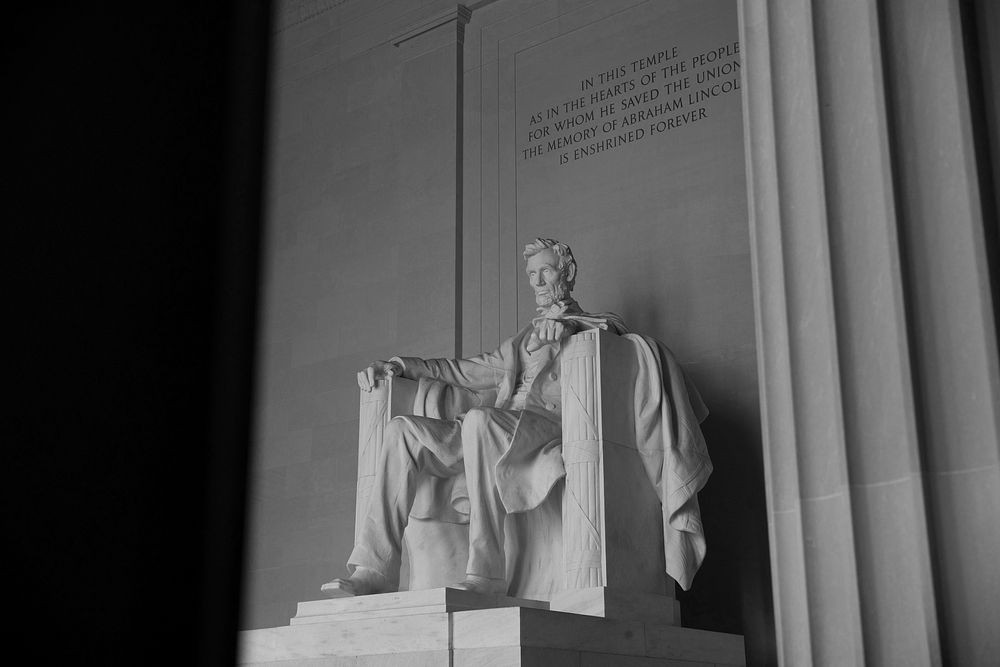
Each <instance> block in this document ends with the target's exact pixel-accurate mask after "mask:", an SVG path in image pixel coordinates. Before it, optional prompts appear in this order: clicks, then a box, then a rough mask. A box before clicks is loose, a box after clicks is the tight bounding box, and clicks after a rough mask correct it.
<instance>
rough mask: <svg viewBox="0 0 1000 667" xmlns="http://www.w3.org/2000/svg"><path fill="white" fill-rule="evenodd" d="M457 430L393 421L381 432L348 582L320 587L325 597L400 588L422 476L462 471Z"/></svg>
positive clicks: (429, 422) (452, 424)
mask: <svg viewBox="0 0 1000 667" xmlns="http://www.w3.org/2000/svg"><path fill="white" fill-rule="evenodd" d="M461 458H462V445H461V426H460V424H459V423H458V422H456V421H445V420H440V419H430V418H427V417H395V418H393V419H391V420H389V423H388V424H386V426H385V431H384V433H383V441H382V452H381V455H380V458H379V462H378V467H377V469H376V473H375V483H374V488H373V491H372V495H371V505H370V506H369V508H368V513H367V515H366V516H365V519H364V524H363V525H362V526H361V530H360V532H359V535H358V540H357V542H356V543H355V545H354V550H353V551H352V552H351V556H350V558H349V559H348V561H347V565H348V568H349V569H351V571H352V573H353V574H352V576H351V578H350V579H348V580H342V579H338V580H334V581H332V582H330V583H329V584H326V585H324V586H323V591H324V592H325V593H327V594H328V595H332V596H342V595H366V594H369V593H383V592H389V591H395V590H398V588H399V566H400V557H401V554H402V545H403V530H404V529H405V528H406V522H407V517H408V516H409V514H410V508H411V507H412V506H413V498H414V496H415V494H416V490H417V481H418V478H419V477H420V476H421V475H433V476H435V477H451V476H454V475H456V474H458V472H460V471H461Z"/></svg>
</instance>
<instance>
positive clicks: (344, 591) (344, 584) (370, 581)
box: [319, 567, 386, 598]
mask: <svg viewBox="0 0 1000 667" xmlns="http://www.w3.org/2000/svg"><path fill="white" fill-rule="evenodd" d="M385 588H386V582H385V577H383V576H382V575H381V574H379V573H378V572H375V571H374V570H369V569H368V568H364V567H359V568H358V569H356V570H355V571H354V574H352V575H351V576H350V578H348V579H334V580H333V581H330V582H327V583H325V584H323V585H322V586H320V588H319V590H320V591H321V592H322V593H323V594H324V595H326V596H327V597H331V598H349V597H354V596H356V595H372V594H375V593H384V592H385Z"/></svg>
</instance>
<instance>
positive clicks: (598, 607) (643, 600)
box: [549, 586, 681, 625]
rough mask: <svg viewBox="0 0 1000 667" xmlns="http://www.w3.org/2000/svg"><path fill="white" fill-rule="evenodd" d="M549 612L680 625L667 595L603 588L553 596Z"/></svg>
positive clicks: (678, 614) (676, 607)
mask: <svg viewBox="0 0 1000 667" xmlns="http://www.w3.org/2000/svg"><path fill="white" fill-rule="evenodd" d="M549 609H551V610H552V611H567V612H570V613H573V614H586V615H587V616H601V617H603V618H616V619H618V620H621V621H642V622H643V623H651V624H653V625H680V624H681V606H680V603H679V602H678V601H677V600H675V599H673V598H671V597H667V596H666V595H652V594H646V593H627V592H624V591H618V590H615V589H612V588H608V587H606V586H595V587H593V588H579V589H576V590H572V591H563V592H561V593H556V594H555V595H553V596H552V601H551V602H549Z"/></svg>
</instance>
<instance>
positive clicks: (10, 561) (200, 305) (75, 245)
mask: <svg viewBox="0 0 1000 667" xmlns="http://www.w3.org/2000/svg"><path fill="white" fill-rule="evenodd" d="M268 20H269V7H268V3H267V2H253V3H241V2H230V3H218V4H208V5H205V4H193V3H111V4H102V5H100V9H99V10H98V9H95V7H94V6H93V5H90V4H74V5H69V6H66V7H61V6H52V5H50V4H45V5H38V6H37V9H35V8H34V6H33V5H31V4H30V3H29V4H23V3H22V4H21V5H18V6H17V7H16V8H15V9H13V10H12V11H11V12H9V14H8V17H7V21H8V23H7V26H8V30H7V35H6V37H5V39H4V42H5V43H4V47H5V49H4V65H3V67H4V76H3V81H4V105H3V107H4V111H3V114H4V120H5V122H4V123H3V127H4V129H5V131H6V132H7V133H8V139H7V141H5V148H6V150H5V152H4V154H5V158H6V163H7V167H8V169H7V174H8V176H7V178H6V179H5V182H4V186H5V193H4V197H3V203H2V204H0V205H2V207H3V216H2V217H3V219H4V220H5V223H6V224H5V243H4V250H5V254H6V255H7V259H8V261H7V262H6V268H7V269H8V278H7V280H6V281H5V282H6V290H5V293H6V294H7V295H9V297H10V298H9V299H8V300H6V303H7V306H8V308H7V317H5V321H6V322H7V326H6V328H7V329H8V331H11V330H12V331H13V334H14V335H13V337H12V343H13V344H12V345H11V346H10V347H8V352H9V354H10V359H11V361H12V363H11V364H10V365H9V366H8V369H9V370H8V378H9V380H10V382H9V384H10V385H11V386H12V388H13V390H14V392H15V394H16V397H15V402H14V409H13V410H12V417H13V418H12V419H10V420H8V421H7V425H8V427H9V428H11V433H10V434H8V436H7V437H6V438H4V442H5V443H6V444H7V445H8V447H9V448H11V449H12V450H13V456H12V457H9V458H8V461H7V466H6V469H7V471H8V472H9V474H10V475H11V476H12V477H13V479H14V484H12V485H11V484H8V485H7V489H8V493H9V495H10V497H9V498H8V500H7V501H6V503H5V514H6V521H5V530H4V534H5V541H6V543H7V548H6V549H5V555H6V556H7V558H6V559H5V562H6V563H7V568H6V570H7V571H8V572H9V573H11V574H12V575H13V576H12V579H13V582H14V596H13V598H8V603H7V607H8V609H9V610H11V611H12V612H13V614H14V617H15V618H16V619H17V620H16V621H15V623H16V625H15V629H14V631H13V632H11V633H10V634H11V635H12V637H13V639H14V645H13V647H12V649H13V650H12V652H13V653H14V655H15V656H20V660H21V661H22V662H21V663H20V664H76V663H78V662H91V661H94V662H96V663H97V664H102V665H113V664H114V665H117V664H127V665H137V664H142V665H152V664H176V665H180V664H184V665H224V664H231V663H232V662H233V661H234V659H235V646H236V644H235V631H236V619H237V613H238V609H239V607H238V604H239V600H238V594H239V585H240V569H241V555H242V554H241V551H242V541H243V538H242V534H243V503H244V486H245V474H246V458H247V448H248V444H249V429H250V415H251V395H252V364H253V350H254V327H255V305H256V291H257V264H258V245H259V228H260V208H261V206H260V201H261V180H262V179H261V166H262V150H263V145H264V144H263V138H264V127H265V122H264V121H265V108H266V105H265V89H266V81H265V78H266V77H265V74H266V71H267V58H268V35H269V29H268ZM15 660H17V658H15Z"/></svg>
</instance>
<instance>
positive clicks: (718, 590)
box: [677, 413, 778, 665]
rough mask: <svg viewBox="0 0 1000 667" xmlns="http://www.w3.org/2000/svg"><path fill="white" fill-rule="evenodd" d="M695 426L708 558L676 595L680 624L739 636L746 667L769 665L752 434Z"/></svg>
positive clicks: (738, 427) (760, 473) (766, 556)
mask: <svg viewBox="0 0 1000 667" xmlns="http://www.w3.org/2000/svg"><path fill="white" fill-rule="evenodd" d="M701 427H702V432H703V433H704V435H705V440H706V442H707V443H708V448H709V452H710V453H711V456H712V463H713V465H714V467H715V470H714V471H713V472H712V477H711V478H710V479H709V481H708V484H707V485H706V486H705V488H704V489H703V490H702V491H701V493H699V494H698V501H699V503H700V505H701V517H702V521H703V523H704V525H705V535H706V538H707V540H708V554H707V555H706V557H705V562H704V563H703V564H702V566H701V569H700V570H699V571H698V576H697V577H695V581H694V585H693V586H692V587H691V590H690V591H687V592H685V591H682V590H680V588H678V589H677V598H678V599H679V600H680V603H681V619H682V621H683V624H684V626H685V627H689V628H701V629H704V630H718V631H722V632H733V633H738V634H743V635H744V636H745V640H746V646H747V660H748V662H747V664H749V665H777V664H778V658H777V653H776V650H777V649H776V647H775V634H774V632H775V630H774V605H773V602H772V599H771V558H770V551H769V548H768V536H767V505H766V501H765V497H764V466H763V459H762V450H761V443H760V434H759V432H757V431H756V430H755V428H753V427H751V426H750V425H747V424H741V423H738V422H735V421H730V420H727V418H726V415H725V414H716V413H713V414H711V415H709V417H708V418H707V419H706V420H705V421H704V423H702V425H701Z"/></svg>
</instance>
